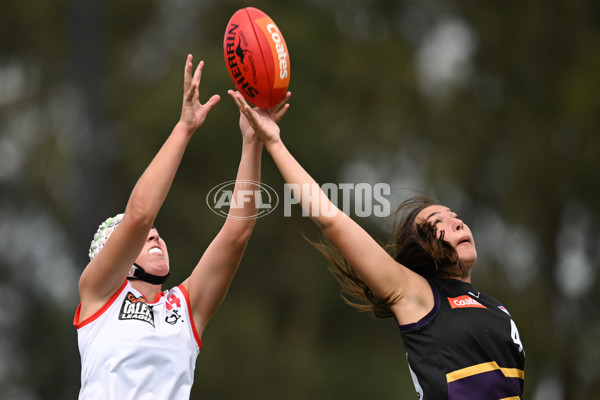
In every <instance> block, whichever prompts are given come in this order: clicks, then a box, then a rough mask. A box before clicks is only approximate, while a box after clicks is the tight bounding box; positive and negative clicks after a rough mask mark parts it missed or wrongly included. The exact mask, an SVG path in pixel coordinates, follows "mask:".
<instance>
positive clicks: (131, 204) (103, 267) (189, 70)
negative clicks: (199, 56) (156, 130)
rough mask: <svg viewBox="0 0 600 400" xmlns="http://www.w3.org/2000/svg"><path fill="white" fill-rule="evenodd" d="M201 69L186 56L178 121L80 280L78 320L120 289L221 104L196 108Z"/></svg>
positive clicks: (212, 102)
mask: <svg viewBox="0 0 600 400" xmlns="http://www.w3.org/2000/svg"><path fill="white" fill-rule="evenodd" d="M203 67H204V62H203V61H200V63H199V64H198V66H197V68H196V70H195V71H194V70H193V58H192V56H191V55H188V57H187V60H186V64H185V72H184V91H183V93H184V94H183V106H182V111H181V117H180V120H179V122H178V123H177V124H176V125H175V127H174V129H173V131H172V132H171V134H170V135H169V137H168V138H167V140H166V141H165V143H164V144H163V146H162V147H161V149H160V150H159V152H158V153H157V154H156V156H155V157H154V159H153V160H152V162H151V163H150V164H149V165H148V167H147V168H146V170H145V171H144V173H143V174H142V176H141V177H140V179H139V180H138V182H137V183H136V185H135V187H134V188H133V191H132V192H131V195H130V197H129V201H128V202H127V206H126V208H125V215H124V217H123V220H122V221H121V223H120V224H119V225H118V226H117V227H116V228H115V231H114V233H113V234H112V235H111V236H110V238H109V239H108V241H107V243H106V245H105V246H104V248H103V249H102V251H101V252H100V253H99V254H98V255H97V256H96V257H95V258H94V259H93V260H92V261H90V263H89V264H88V265H87V267H86V268H85V270H84V271H83V273H82V275H81V278H80V280H79V295H80V299H81V311H80V320H83V319H85V318H86V317H87V316H89V315H91V314H93V313H94V312H95V311H97V310H98V309H99V308H100V307H102V305H103V304H104V303H105V302H106V301H107V300H108V299H109V298H110V296H111V295H112V294H114V293H115V292H116V291H117V290H118V288H119V287H120V286H121V285H122V284H123V281H124V280H125V278H126V277H127V274H128V272H129V269H130V268H131V266H132V264H133V263H134V262H135V260H136V258H137V256H138V254H139V253H140V251H141V250H142V247H143V246H144V243H145V241H146V238H147V235H148V232H149V231H150V228H151V227H152V225H153V223H154V219H155V218H156V215H157V214H158V211H159V209H160V207H161V206H162V204H163V202H164V200H165V198H166V196H167V194H168V192H169V189H170V187H171V184H172V182H173V179H174V177H175V173H176V172H177V169H178V167H179V164H180V162H181V159H182V157H183V153H184V151H185V148H186V146H187V144H188V142H189V140H190V138H191V137H192V134H193V133H194V132H195V131H196V129H198V128H199V127H200V126H201V125H202V124H203V123H204V120H205V119H206V116H207V114H208V112H209V111H210V110H211V108H212V107H213V106H214V105H215V104H217V102H218V101H219V99H220V98H219V96H217V95H214V96H212V97H211V98H210V99H209V100H208V101H207V102H206V103H205V104H200V102H199V94H198V87H199V85H200V78H201V76H202V69H203Z"/></svg>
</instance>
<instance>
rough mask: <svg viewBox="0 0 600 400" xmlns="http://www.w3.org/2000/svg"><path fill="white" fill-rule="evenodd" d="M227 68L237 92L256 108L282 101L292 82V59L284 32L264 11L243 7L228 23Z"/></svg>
mask: <svg viewBox="0 0 600 400" xmlns="http://www.w3.org/2000/svg"><path fill="white" fill-rule="evenodd" d="M223 53H224V55H225V65H226V66H227V71H228V72H229V76H230V77H231V80H232V81H233V83H234V85H235V87H236V89H237V90H238V91H239V92H240V93H241V94H242V95H243V96H244V98H245V99H246V100H247V101H249V102H250V103H252V104H254V105H255V106H256V107H260V108H269V107H273V106H274V105H276V104H277V103H279V101H281V100H282V99H283V98H284V97H285V94H286V93H287V90H288V86H289V83H290V56H289V53H288V49H287V46H286V44H285V41H284V40H283V35H282V34H281V31H280V30H279V28H278V27H277V25H275V22H273V20H272V19H271V18H270V17H269V16H268V15H267V14H265V13H264V12H262V11H260V10H259V9H257V8H254V7H246V8H242V9H240V10H238V11H236V12H235V14H233V16H232V17H231V19H230V20H229V22H228V23H227V29H226V30H225V39H224V40H223Z"/></svg>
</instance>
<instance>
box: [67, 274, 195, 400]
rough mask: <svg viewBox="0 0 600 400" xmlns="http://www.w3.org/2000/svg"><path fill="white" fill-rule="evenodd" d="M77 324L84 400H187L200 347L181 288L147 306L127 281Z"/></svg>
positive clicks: (185, 294)
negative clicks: (97, 308) (99, 307)
mask: <svg viewBox="0 0 600 400" xmlns="http://www.w3.org/2000/svg"><path fill="white" fill-rule="evenodd" d="M80 308H81V305H80V306H79V307H78V308H77V312H76V313H75V318H74V320H73V325H75V327H76V328H77V336H78V343H79V353H80V355H81V390H80V392H79V399H80V400H84V399H85V400H96V399H98V400H112V399H115V400H116V399H118V400H151V399H157V400H158V399H160V400H164V399H170V400H179V399H181V400H189V398H190V391H191V388H192V383H193V380H194V368H195V365H196V358H197V357H198V353H199V352H200V348H201V347H202V344H201V342H200V337H199V336H198V333H197V332H196V329H195V327H194V323H193V319H192V315H191V308H190V303H189V296H188V293H187V290H186V289H185V287H183V286H182V285H179V286H178V287H175V288H173V289H171V290H168V291H167V290H165V291H164V292H161V293H160V294H159V295H157V296H156V298H155V299H153V302H152V303H150V302H148V301H147V300H146V299H145V298H144V296H143V295H142V294H141V293H140V292H138V291H137V290H135V289H134V288H133V286H131V284H130V283H129V282H128V281H125V282H124V283H123V285H122V286H121V288H120V289H119V290H118V291H117V292H116V293H115V294H114V295H113V296H112V297H111V298H110V299H109V300H108V301H107V303H106V304H105V305H104V306H103V307H102V308H101V309H100V310H98V311H97V312H96V313H95V314H94V315H92V316H91V317H89V318H87V319H86V320H84V321H79V312H80Z"/></svg>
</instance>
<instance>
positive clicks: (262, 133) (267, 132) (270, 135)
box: [227, 90, 292, 144]
mask: <svg viewBox="0 0 600 400" xmlns="http://www.w3.org/2000/svg"><path fill="white" fill-rule="evenodd" d="M227 93H228V94H229V96H231V98H232V99H233V101H234V102H235V104H236V105H237V106H238V108H239V109H240V130H241V131H242V135H243V136H244V139H245V140H253V139H254V138H255V137H256V136H258V137H259V138H260V139H261V140H262V141H263V143H265V144H270V143H273V142H277V141H279V140H280V136H279V126H277V122H279V120H280V119H281V118H282V117H283V116H284V115H285V113H286V112H287V110H288V109H289V108H290V105H289V104H288V101H289V99H290V97H291V95H292V93H291V92H287V93H286V94H285V97H284V98H283V99H282V100H281V101H280V102H279V103H278V104H277V105H275V106H274V107H271V108H267V109H262V108H252V107H250V106H249V105H248V103H247V102H246V99H244V96H242V94H241V93H240V92H237V91H233V90H228V91H227Z"/></svg>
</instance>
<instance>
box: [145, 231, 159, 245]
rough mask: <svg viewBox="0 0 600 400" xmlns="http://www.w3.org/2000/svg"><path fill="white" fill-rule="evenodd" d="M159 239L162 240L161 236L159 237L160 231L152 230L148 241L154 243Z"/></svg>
mask: <svg viewBox="0 0 600 400" xmlns="http://www.w3.org/2000/svg"><path fill="white" fill-rule="evenodd" d="M158 239H160V236H159V235H158V231H157V230H156V229H151V230H150V233H149V234H148V241H149V242H152V241H157V242H158Z"/></svg>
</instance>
